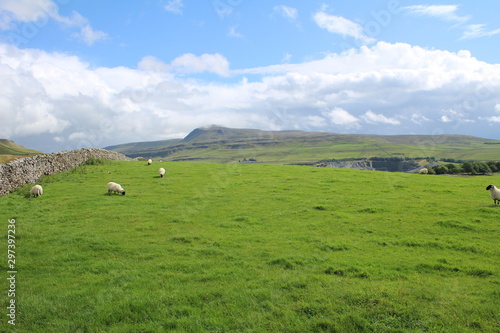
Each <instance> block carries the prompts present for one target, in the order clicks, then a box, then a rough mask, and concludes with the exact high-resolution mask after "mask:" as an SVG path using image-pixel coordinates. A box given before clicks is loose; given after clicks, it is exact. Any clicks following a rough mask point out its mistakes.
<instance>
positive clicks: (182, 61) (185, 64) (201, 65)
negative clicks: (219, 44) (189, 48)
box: [171, 53, 229, 76]
mask: <svg viewBox="0 0 500 333" xmlns="http://www.w3.org/2000/svg"><path fill="white" fill-rule="evenodd" d="M171 67H172V69H173V70H174V71H176V72H178V73H185V74H186V73H187V74H191V73H202V72H210V73H215V74H217V75H220V76H228V75H229V62H228V61H227V59H226V58H225V57H224V56H222V55H220V54H218V53H216V54H202V55H201V56H196V55H194V54H192V53H186V54H184V55H182V56H180V57H178V58H176V59H174V60H173V61H172V63H171Z"/></svg>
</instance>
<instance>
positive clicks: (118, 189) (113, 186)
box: [108, 182, 125, 195]
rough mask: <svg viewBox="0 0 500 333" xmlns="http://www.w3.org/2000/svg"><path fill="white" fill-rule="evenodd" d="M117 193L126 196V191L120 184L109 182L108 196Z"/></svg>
mask: <svg viewBox="0 0 500 333" xmlns="http://www.w3.org/2000/svg"><path fill="white" fill-rule="evenodd" d="M111 193H117V194H123V195H125V190H124V189H123V187H122V186H121V185H120V184H117V183H114V182H109V183H108V194H111Z"/></svg>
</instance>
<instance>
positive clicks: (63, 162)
mask: <svg viewBox="0 0 500 333" xmlns="http://www.w3.org/2000/svg"><path fill="white" fill-rule="evenodd" d="M89 158H96V159H105V160H116V161H124V160H126V161H130V160H131V159H130V158H128V157H126V156H125V155H123V154H120V153H116V152H112V151H109V150H104V149H94V148H85V149H78V150H67V151H63V152H59V153H54V154H43V155H35V156H31V157H25V158H19V159H16V160H14V161H11V162H9V163H7V164H2V165H0V195H3V194H7V193H10V192H12V191H13V190H15V189H17V188H19V187H21V186H24V185H26V184H34V183H36V182H38V181H39V180H40V178H41V177H42V176H46V175H53V174H55V173H58V172H63V171H67V170H69V169H72V168H74V167H77V166H79V165H82V164H84V163H86V162H87V161H88V159H89Z"/></svg>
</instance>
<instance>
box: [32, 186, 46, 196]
mask: <svg viewBox="0 0 500 333" xmlns="http://www.w3.org/2000/svg"><path fill="white" fill-rule="evenodd" d="M31 194H33V195H34V196H35V197H39V196H41V195H42V194H43V188H42V187H41V186H40V185H35V186H33V187H32V188H31V190H30V195H31Z"/></svg>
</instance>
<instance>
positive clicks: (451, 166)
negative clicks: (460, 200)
mask: <svg viewBox="0 0 500 333" xmlns="http://www.w3.org/2000/svg"><path fill="white" fill-rule="evenodd" d="M446 168H447V169H448V173H451V174H453V175H456V174H457V173H460V171H461V170H460V167H459V166H458V165H456V164H453V163H449V164H446Z"/></svg>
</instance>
